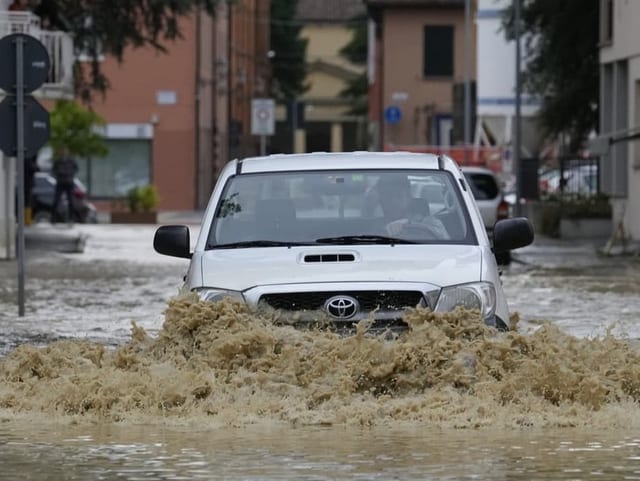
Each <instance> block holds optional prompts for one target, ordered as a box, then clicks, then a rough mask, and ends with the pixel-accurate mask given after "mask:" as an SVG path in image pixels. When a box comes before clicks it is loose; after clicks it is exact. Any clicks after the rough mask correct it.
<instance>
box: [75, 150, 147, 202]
mask: <svg viewBox="0 0 640 481" xmlns="http://www.w3.org/2000/svg"><path fill="white" fill-rule="evenodd" d="M106 143H107V147H108V148H109V153H108V154H107V155H106V157H101V158H91V159H85V160H83V161H82V162H79V167H80V169H79V170H80V172H79V175H78V177H79V178H80V180H81V181H82V182H83V183H84V184H85V185H86V186H87V190H88V191H89V195H90V196H91V197H92V198H94V199H115V198H122V197H125V196H126V194H127V192H128V191H129V189H131V188H132V187H136V186H141V185H147V184H150V183H151V140H150V139H107V140H106Z"/></svg>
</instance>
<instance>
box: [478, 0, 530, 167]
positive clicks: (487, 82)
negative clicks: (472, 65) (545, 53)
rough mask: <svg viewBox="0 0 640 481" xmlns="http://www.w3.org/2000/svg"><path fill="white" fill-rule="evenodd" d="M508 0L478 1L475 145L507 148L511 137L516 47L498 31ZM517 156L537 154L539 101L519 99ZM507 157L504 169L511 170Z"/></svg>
mask: <svg viewBox="0 0 640 481" xmlns="http://www.w3.org/2000/svg"><path fill="white" fill-rule="evenodd" d="M511 3H512V1H511V0H478V11H477V14H476V22H477V32H478V38H477V58H478V64H477V65H478V67H477V68H478V72H477V75H478V78H477V123H476V132H475V143H476V145H485V146H499V147H506V148H509V149H511V147H512V145H513V141H514V134H515V114H516V69H515V66H516V44H515V42H514V41H507V40H506V38H505V32H504V31H503V29H502V15H503V12H504V9H506V8H507V7H508V6H509V5H511ZM525 42H526V41H525V38H524V37H523V38H522V39H521V59H522V62H521V63H522V64H524V57H525V48H524V46H525ZM520 99H521V100H520V106H521V108H520V112H521V119H522V120H521V132H522V136H521V146H522V149H521V155H522V156H523V157H532V156H536V155H537V154H538V150H539V149H540V138H539V136H538V134H537V131H536V129H535V127H534V124H533V118H534V116H535V115H536V113H537V111H538V108H539V105H540V104H539V102H538V101H537V99H535V98H533V97H531V96H529V95H525V93H524V92H522V93H521V96H520ZM510 158H512V157H510V156H507V157H506V158H505V165H504V168H505V170H506V171H509V170H510V168H511V167H512V166H511V165H510V163H509V159H510Z"/></svg>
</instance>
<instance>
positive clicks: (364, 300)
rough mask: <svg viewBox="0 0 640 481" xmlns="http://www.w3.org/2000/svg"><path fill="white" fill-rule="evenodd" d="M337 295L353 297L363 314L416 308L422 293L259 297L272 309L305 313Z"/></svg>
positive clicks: (318, 294)
mask: <svg viewBox="0 0 640 481" xmlns="http://www.w3.org/2000/svg"><path fill="white" fill-rule="evenodd" d="M338 295H342V296H351V297H353V298H354V299H356V300H357V301H358V303H359V304H360V310H361V311H364V312H370V311H373V310H374V309H380V310H383V311H400V310H402V309H405V308H407V307H416V306H417V305H418V304H420V302H421V301H422V293H421V292H416V291H329V292H288V293H278V294H265V295H263V296H261V297H260V302H261V303H266V304H268V305H269V306H270V307H272V308H274V309H281V310H286V311H306V310H317V309H322V307H323V306H324V303H325V302H326V301H327V299H330V298H331V297H333V296H338Z"/></svg>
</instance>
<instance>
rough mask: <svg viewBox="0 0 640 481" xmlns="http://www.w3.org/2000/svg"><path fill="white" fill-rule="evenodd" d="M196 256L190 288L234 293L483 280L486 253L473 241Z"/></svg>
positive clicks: (239, 251)
mask: <svg viewBox="0 0 640 481" xmlns="http://www.w3.org/2000/svg"><path fill="white" fill-rule="evenodd" d="M194 257H196V258H195V259H194V260H193V261H194V263H198V262H199V263H200V266H201V272H202V281H201V284H200V286H198V285H196V284H197V283H198V281H199V277H200V276H199V275H197V274H198V273H197V272H192V273H191V282H190V283H191V286H190V287H217V288H223V289H229V290H235V291H244V290H247V289H250V288H253V287H257V286H267V285H276V284H298V283H325V282H326V283H334V282H336V283H337V282H423V283H425V282H426V283H430V284H433V285H435V286H439V287H441V286H448V285H453V284H462V283H465V282H474V281H478V280H481V272H482V251H481V249H480V247H478V246H469V245H444V246H443V245H396V246H389V245H373V246H372V245H367V246H362V245H358V246H303V247H291V248H288V247H266V248H265V247H262V248H248V249H216V250H208V251H205V252H196V253H194ZM198 257H199V259H198Z"/></svg>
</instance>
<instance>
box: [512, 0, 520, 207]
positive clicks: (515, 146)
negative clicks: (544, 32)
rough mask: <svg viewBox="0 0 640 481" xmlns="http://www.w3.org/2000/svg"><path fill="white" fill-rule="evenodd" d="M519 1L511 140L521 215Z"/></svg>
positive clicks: (516, 0) (516, 6)
mask: <svg viewBox="0 0 640 481" xmlns="http://www.w3.org/2000/svg"><path fill="white" fill-rule="evenodd" d="M520 2H521V0H514V27H515V38H516V99H515V101H516V102H515V103H516V112H515V114H516V115H515V123H516V125H515V129H514V141H513V162H514V163H515V167H516V214H517V215H522V206H521V205H522V204H521V197H522V185H521V184H522V162H521V159H520V143H521V142H522V140H521V135H522V132H521V113H520V102H521V95H522V85H521V79H520V35H521V32H520V30H521V25H520Z"/></svg>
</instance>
